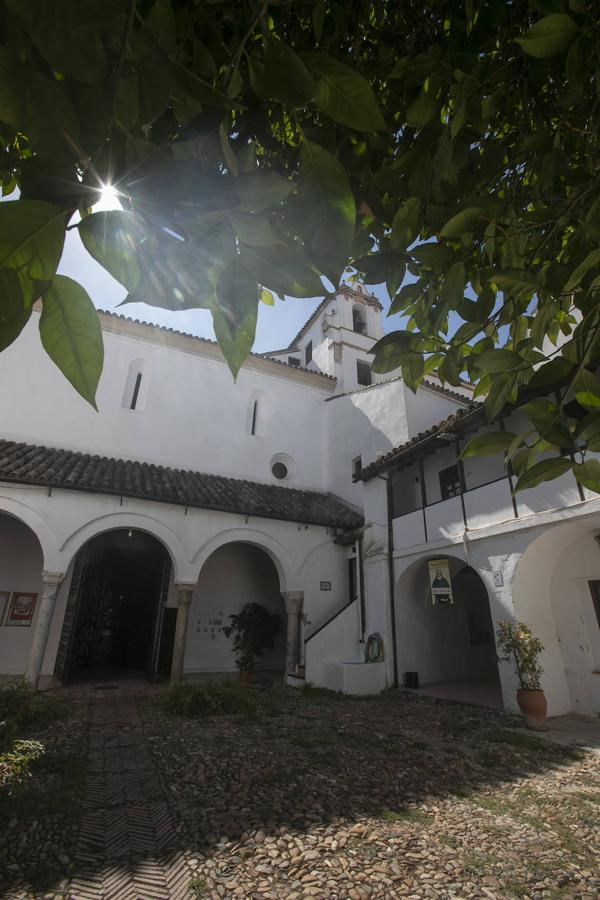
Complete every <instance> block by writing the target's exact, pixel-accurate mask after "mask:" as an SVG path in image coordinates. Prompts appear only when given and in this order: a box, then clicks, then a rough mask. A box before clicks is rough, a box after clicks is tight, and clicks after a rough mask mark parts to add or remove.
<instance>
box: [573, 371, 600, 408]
mask: <svg viewBox="0 0 600 900" xmlns="http://www.w3.org/2000/svg"><path fill="white" fill-rule="evenodd" d="M573 390H574V392H575V399H576V400H577V402H578V403H579V405H580V406H583V408H584V409H587V410H588V412H598V411H599V410H600V383H599V382H598V379H597V378H596V377H595V376H594V375H592V373H591V372H588V371H587V369H582V370H581V371H580V372H579V374H578V376H577V378H576V379H575V381H574V382H573Z"/></svg>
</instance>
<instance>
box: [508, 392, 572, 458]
mask: <svg viewBox="0 0 600 900" xmlns="http://www.w3.org/2000/svg"><path fill="white" fill-rule="evenodd" d="M520 410H521V412H524V413H525V415H526V416H528V418H529V419H531V421H532V422H533V424H534V426H535V428H536V429H537V431H538V432H539V434H540V435H541V436H542V437H543V438H544V440H546V441H548V442H549V443H550V444H552V445H554V446H555V447H569V446H570V445H571V443H572V435H571V431H570V430H569V427H568V424H567V423H566V422H565V421H564V420H563V418H562V416H561V413H560V410H559V408H558V406H557V405H556V403H552V401H551V400H547V399H546V398H544V397H539V398H538V399H537V400H530V401H529V402H528V403H524V404H523V405H522V406H521V407H520Z"/></svg>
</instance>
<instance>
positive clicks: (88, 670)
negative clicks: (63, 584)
mask: <svg viewBox="0 0 600 900" xmlns="http://www.w3.org/2000/svg"><path fill="white" fill-rule="evenodd" d="M80 554H81V555H83V559H81V558H79V559H78V560H76V563H75V566H74V575H75V573H76V571H77V569H79V576H78V578H77V579H76V583H75V584H73V583H72V590H71V592H70V595H69V600H68V605H67V613H66V615H65V625H64V628H63V635H62V636H61V644H62V645H63V646H64V645H65V643H67V645H68V646H67V647H66V648H65V649H66V653H65V654H64V655H65V664H64V671H63V678H64V680H67V679H68V680H72V679H88V678H89V679H97V678H107V677H113V678H114V677H132V676H138V677H140V676H141V677H147V678H148V679H150V680H152V681H154V680H163V679H166V678H168V675H169V671H170V667H171V658H172V653H173V636H174V626H175V614H176V610H174V609H173V610H170V609H167V608H166V600H167V593H168V587H169V579H170V574H171V564H170V559H169V556H168V554H167V552H166V550H165V548H164V547H163V546H162V544H161V543H159V541H157V540H156V538H153V537H152V536H151V535H148V534H145V533H144V532H140V531H133V530H126V529H122V530H121V529H120V530H117V531H110V532H107V533H106V534H102V535H99V536H98V537H97V538H94V539H93V540H91V541H90V542H89V543H88V544H87V545H86V547H84V548H82V550H80ZM69 605H71V606H72V611H71V614H70V615H69V609H68V607H69ZM65 629H66V633H65ZM59 656H60V653H59Z"/></svg>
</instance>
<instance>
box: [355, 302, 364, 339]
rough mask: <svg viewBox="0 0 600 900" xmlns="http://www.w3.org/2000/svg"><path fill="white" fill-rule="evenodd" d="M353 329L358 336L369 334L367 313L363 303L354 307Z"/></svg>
mask: <svg viewBox="0 0 600 900" xmlns="http://www.w3.org/2000/svg"><path fill="white" fill-rule="evenodd" d="M352 328H353V329H354V331H355V332H356V333H357V334H366V333H367V311H366V309H365V307H364V306H363V305H362V303H355V304H354V305H353V307H352Z"/></svg>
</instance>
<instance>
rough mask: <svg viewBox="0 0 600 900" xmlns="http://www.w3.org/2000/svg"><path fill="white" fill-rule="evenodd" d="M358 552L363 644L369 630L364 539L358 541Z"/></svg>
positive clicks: (361, 638) (361, 640)
mask: <svg viewBox="0 0 600 900" xmlns="http://www.w3.org/2000/svg"><path fill="white" fill-rule="evenodd" d="M357 550H358V589H359V591H360V607H359V608H360V643H361V644H363V643H364V640H365V634H366V630H367V607H366V598H365V567H364V560H363V538H362V535H361V536H360V537H359V539H358V541H357Z"/></svg>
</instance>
